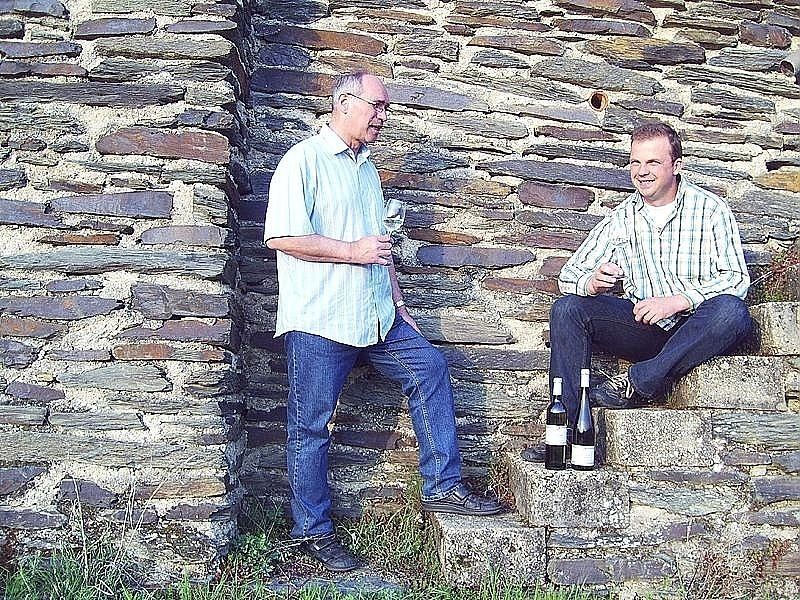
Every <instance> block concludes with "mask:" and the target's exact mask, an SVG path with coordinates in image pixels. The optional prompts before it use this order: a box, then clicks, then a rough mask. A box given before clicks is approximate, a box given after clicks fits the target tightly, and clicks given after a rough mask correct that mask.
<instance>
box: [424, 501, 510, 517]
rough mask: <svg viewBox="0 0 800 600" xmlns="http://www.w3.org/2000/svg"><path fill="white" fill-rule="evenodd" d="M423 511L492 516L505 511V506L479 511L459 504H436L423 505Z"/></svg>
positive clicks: (464, 515)
mask: <svg viewBox="0 0 800 600" xmlns="http://www.w3.org/2000/svg"><path fill="white" fill-rule="evenodd" d="M422 511H423V512H429V513H446V514H448V515H461V516H462V517H490V516H492V515H496V514H499V513H501V512H503V507H502V506H501V507H500V508H497V509H493V510H490V511H477V510H470V509H468V508H461V507H459V506H435V505H427V506H426V505H424V504H423V505H422Z"/></svg>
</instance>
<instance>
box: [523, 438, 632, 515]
mask: <svg viewBox="0 0 800 600" xmlns="http://www.w3.org/2000/svg"><path fill="white" fill-rule="evenodd" d="M507 457H508V459H507V460H508V465H509V481H510V482H511V487H512V491H513V492H514V498H515V499H516V502H517V512H519V514H520V515H522V517H523V518H524V519H525V520H526V521H527V522H528V523H530V524H531V525H534V526H548V527H569V528H574V527H604V528H610V529H624V528H625V527H627V526H628V524H629V508H630V500H629V494H628V487H627V482H628V475H627V473H622V472H618V471H613V470H610V469H596V470H594V471H573V470H566V471H549V470H547V469H545V468H544V465H543V464H539V463H529V462H526V461H524V460H522V458H521V457H520V456H519V455H518V454H516V453H513V454H508V455H507Z"/></svg>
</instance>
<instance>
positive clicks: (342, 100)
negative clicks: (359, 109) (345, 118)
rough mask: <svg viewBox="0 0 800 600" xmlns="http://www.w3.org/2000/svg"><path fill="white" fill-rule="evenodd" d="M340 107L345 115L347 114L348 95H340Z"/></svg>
mask: <svg viewBox="0 0 800 600" xmlns="http://www.w3.org/2000/svg"><path fill="white" fill-rule="evenodd" d="M339 107H340V108H341V111H342V112H343V113H344V114H347V94H339Z"/></svg>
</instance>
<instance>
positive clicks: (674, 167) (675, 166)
mask: <svg viewBox="0 0 800 600" xmlns="http://www.w3.org/2000/svg"><path fill="white" fill-rule="evenodd" d="M682 167H683V159H682V158H679V159H677V160H675V162H673V163H672V174H673V175H677V174H678V173H680V171H681V168H682Z"/></svg>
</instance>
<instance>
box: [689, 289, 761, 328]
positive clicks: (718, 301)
mask: <svg viewBox="0 0 800 600" xmlns="http://www.w3.org/2000/svg"><path fill="white" fill-rule="evenodd" d="M700 308H706V309H708V310H710V312H711V316H712V326H713V327H714V328H715V329H716V330H717V331H721V332H729V333H734V334H735V335H736V337H744V336H746V335H747V334H748V333H749V332H750V329H751V328H752V325H753V321H752V319H751V317H750V312H749V311H748V310H747V305H746V304H745V303H744V300H742V299H741V298H739V297H738V296H733V295H731V294H722V295H720V296H715V297H714V298H711V299H709V300H706V301H705V302H703V303H702V304H701V305H700V307H698V310H700Z"/></svg>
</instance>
